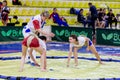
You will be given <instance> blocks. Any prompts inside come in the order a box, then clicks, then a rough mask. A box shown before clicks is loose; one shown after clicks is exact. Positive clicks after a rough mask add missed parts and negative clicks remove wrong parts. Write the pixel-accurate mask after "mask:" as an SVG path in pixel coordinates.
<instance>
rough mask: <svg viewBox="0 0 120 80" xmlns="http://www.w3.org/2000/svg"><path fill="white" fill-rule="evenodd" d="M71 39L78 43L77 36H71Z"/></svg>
mask: <svg viewBox="0 0 120 80" xmlns="http://www.w3.org/2000/svg"><path fill="white" fill-rule="evenodd" d="M70 37H72V38H73V39H75V40H76V41H78V39H77V36H76V35H71V36H70Z"/></svg>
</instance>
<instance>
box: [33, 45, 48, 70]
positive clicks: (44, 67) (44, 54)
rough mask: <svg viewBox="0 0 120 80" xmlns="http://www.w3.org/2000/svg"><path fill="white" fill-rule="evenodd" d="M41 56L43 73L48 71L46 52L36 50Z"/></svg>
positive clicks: (40, 48)
mask: <svg viewBox="0 0 120 80" xmlns="http://www.w3.org/2000/svg"><path fill="white" fill-rule="evenodd" d="M35 50H36V51H38V52H39V53H40V54H41V71H46V51H45V50H44V49H43V48H42V47H39V48H35Z"/></svg>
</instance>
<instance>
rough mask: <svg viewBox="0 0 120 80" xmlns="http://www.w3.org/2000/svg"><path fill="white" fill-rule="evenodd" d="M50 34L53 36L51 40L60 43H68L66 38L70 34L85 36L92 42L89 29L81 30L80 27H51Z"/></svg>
mask: <svg viewBox="0 0 120 80" xmlns="http://www.w3.org/2000/svg"><path fill="white" fill-rule="evenodd" d="M52 32H53V33H54V34H55V37H54V38H52V40H56V41H60V42H68V37H69V36H70V35H71V34H75V35H77V36H79V35H85V36H87V37H89V38H90V39H91V40H92V29H91V28H82V27H60V26H53V25H52Z"/></svg>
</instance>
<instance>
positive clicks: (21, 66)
mask: <svg viewBox="0 0 120 80" xmlns="http://www.w3.org/2000/svg"><path fill="white" fill-rule="evenodd" d="M26 51H27V47H26V46H24V45H22V57H21V65H20V70H19V71H20V72H22V71H23V68H24V63H25V57H26Z"/></svg>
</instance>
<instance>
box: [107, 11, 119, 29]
mask: <svg viewBox="0 0 120 80" xmlns="http://www.w3.org/2000/svg"><path fill="white" fill-rule="evenodd" d="M107 16H108V26H109V25H110V28H112V23H113V22H115V27H116V28H117V19H116V17H115V15H114V13H113V12H112V9H110V11H109V12H108V14H107Z"/></svg>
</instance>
